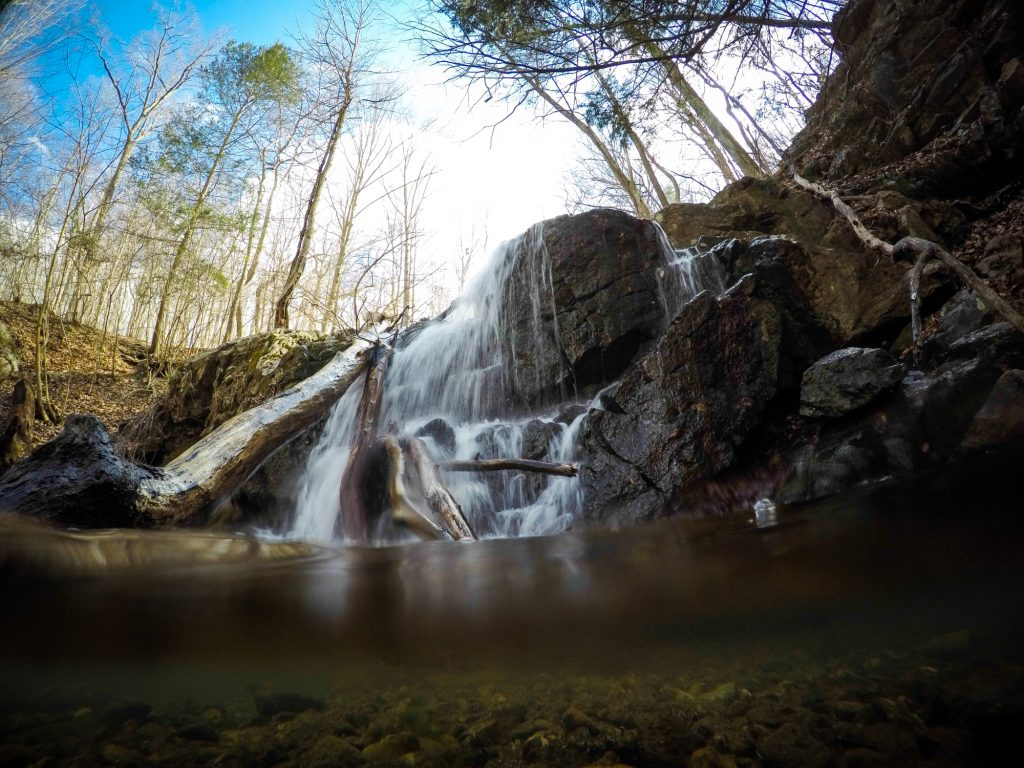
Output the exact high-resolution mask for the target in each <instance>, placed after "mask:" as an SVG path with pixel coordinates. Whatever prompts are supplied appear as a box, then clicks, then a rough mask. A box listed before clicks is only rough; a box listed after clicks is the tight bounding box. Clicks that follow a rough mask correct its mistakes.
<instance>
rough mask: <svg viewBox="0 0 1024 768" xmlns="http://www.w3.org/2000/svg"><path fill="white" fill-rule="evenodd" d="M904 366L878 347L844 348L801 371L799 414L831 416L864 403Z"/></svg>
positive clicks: (894, 381)
mask: <svg viewBox="0 0 1024 768" xmlns="http://www.w3.org/2000/svg"><path fill="white" fill-rule="evenodd" d="M903 374H904V368H903V366H902V365H901V364H900V363H899V362H897V361H896V359H895V358H894V357H893V356H892V355H890V354H889V353H888V352H886V351H885V350H882V349H865V348H862V347H847V348H845V349H840V350H837V351H835V352H833V353H832V354H830V355H827V356H825V357H823V358H821V359H820V360H818V361H817V362H815V363H814V364H813V365H812V366H811V367H810V368H808V369H807V370H806V371H804V375H803V380H802V382H801V386H800V414H801V415H802V416H812V417H825V418H835V417H837V416H843V415H845V414H847V413H849V412H850V411H853V410H855V409H857V408H860V407H862V406H864V405H867V404H868V403H870V402H871V401H872V400H874V399H875V398H877V397H878V396H879V395H881V394H882V393H883V392H885V391H886V390H888V389H890V388H892V387H894V386H895V385H896V384H898V383H899V381H900V380H901V379H902V378H903Z"/></svg>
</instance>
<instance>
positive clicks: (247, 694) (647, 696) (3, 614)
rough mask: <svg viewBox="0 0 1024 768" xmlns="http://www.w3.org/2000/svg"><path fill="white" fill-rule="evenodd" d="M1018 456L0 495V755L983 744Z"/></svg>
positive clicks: (1006, 604) (552, 755)
mask: <svg viewBox="0 0 1024 768" xmlns="http://www.w3.org/2000/svg"><path fill="white" fill-rule="evenodd" d="M1022 458H1024V451H1022V450H1020V449H1019V448H1018V449H1015V450H1011V451H1005V452H1003V453H1001V454H996V455H987V456H981V457H977V458H975V459H973V460H971V461H970V462H968V463H964V464H962V465H960V466H958V467H956V468H954V469H953V470H949V469H946V470H943V471H940V472H933V473H928V474H923V475H920V476H917V477H915V478H912V479H911V480H908V481H901V482H898V483H888V484H881V485H878V486H874V487H871V488H865V489H859V490H855V491H853V492H850V493H848V494H845V495H843V496H842V497H837V498H833V499H829V500H826V501H823V502H819V503H815V504H808V505H803V506H800V507H790V508H785V507H781V508H779V509H778V510H777V511H776V515H775V520H774V522H773V521H772V520H771V519H770V517H769V518H768V519H767V522H768V523H769V524H767V525H765V522H766V519H765V516H764V515H762V516H761V518H760V520H758V518H757V517H756V516H755V513H754V511H753V510H751V513H750V517H749V518H733V519H706V520H689V519H687V518H686V517H685V515H680V516H678V517H675V518H672V519H668V520H664V521H661V522H658V523H654V524H650V525H645V526H639V527H636V528H630V529H623V530H618V531H607V530H600V531H581V532H574V533H567V534H562V535H559V536H553V537H546V538H533V539H511V540H494V541H484V542H478V543H473V544H456V543H444V542H438V543H432V544H414V545H408V546H400V547H385V548H358V547H327V546H320V545H307V544H301V543H293V542H273V541H263V540H259V539H257V538H253V537H248V536H244V535H236V536H225V535H213V534H206V533H200V532H148V533H145V532H123V531H108V532H99V533H77V532H67V531H57V530H53V529H49V528H46V527H42V526H38V525H35V524H31V523H28V522H25V521H20V520H15V519H13V518H5V519H2V520H0V584H2V595H3V598H2V606H0V688H2V691H3V693H2V695H0V766H7V765H11V766H16V765H17V766H20V765H25V766H28V765H76V766H84V765H204V766H205V765H228V766H234V765H237V766H248V765H266V766H277V765H294V766H308V765H323V766H328V765H363V764H370V765H439V766H440V765H466V766H470V765H472V766H512V765H527V764H529V765H565V766H584V765H630V766H662V765H664V766H669V765H674V766H678V765H699V766H733V765H736V766H744V765H746V766H782V765H794V766H805V765H807V766H811V765H820V766H827V765H851V766H853V765H858V766H861V765H984V764H988V763H989V762H992V761H995V760H996V756H997V755H999V754H1000V750H1005V749H1014V750H1016V752H1015V754H1020V747H1021V746H1022V745H1021V744H1020V740H1021V737H1020V735H1019V733H1018V731H1019V726H1018V725H1016V723H1018V722H1019V720H1020V717H1021V716H1022V715H1024V654H1022V652H1021V649H1022V648H1024V644H1022V643H1021V641H1022V639H1024V579H1022V576H1024V557H1022V555H1024V538H1022V536H1021V534H1022V532H1024V530H1022V529H1024V521H1022V519H1021V516H1020V514H1019V509H1020V506H1021V505H1020V501H1019V498H1018V490H1017V483H1016V479H1017V478H1016V475H1015V473H1016V471H1017V468H1018V467H1020V466H1022V464H1021V459H1022ZM758 522H760V523H761V525H758Z"/></svg>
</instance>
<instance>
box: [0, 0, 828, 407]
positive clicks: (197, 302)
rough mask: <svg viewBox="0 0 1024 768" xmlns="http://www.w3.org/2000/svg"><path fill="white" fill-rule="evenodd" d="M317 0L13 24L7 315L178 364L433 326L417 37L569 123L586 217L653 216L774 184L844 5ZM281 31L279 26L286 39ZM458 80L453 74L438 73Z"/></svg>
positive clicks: (460, 254)
mask: <svg viewBox="0 0 1024 768" xmlns="http://www.w3.org/2000/svg"><path fill="white" fill-rule="evenodd" d="M425 2H427V4H428V5H429V6H430V12H417V13H415V14H413V16H412V18H413V19H415V21H411V22H410V21H408V20H406V24H405V30H404V32H402V31H398V32H396V26H395V20H394V19H392V18H390V17H389V16H388V13H389V11H390V10H391V9H390V6H388V4H384V3H379V2H378V0H319V1H318V2H317V3H316V5H315V7H314V9H313V15H314V17H315V20H314V21H312V22H310V23H309V24H306V25H305V27H304V31H303V33H302V34H301V35H300V36H299V37H298V38H297V39H294V40H289V41H287V42H278V43H275V44H272V45H256V44H254V43H250V42H246V41H237V40H217V39H212V38H210V37H208V36H206V35H205V34H204V33H203V31H202V30H201V28H200V26H199V21H198V19H197V18H196V17H195V16H194V14H193V13H192V12H189V11H182V10H177V9H179V8H182V7H185V6H178V5H175V6H173V7H172V9H171V10H166V9H160V8H157V10H155V11H154V16H153V25H152V27H151V28H149V29H147V30H144V31H142V32H141V33H139V34H138V35H137V36H136V37H135V38H134V39H131V40H121V39H118V38H117V37H115V36H114V35H112V34H111V33H109V32H108V31H106V30H104V29H103V28H102V27H100V26H97V24H96V23H94V22H90V19H92V18H93V17H92V16H91V15H90V12H91V9H90V7H89V4H88V2H87V0H33V2H25V1H24V0H13V2H10V3H8V4H7V7H6V8H5V9H4V10H3V13H2V15H0V299H4V300H13V301H20V302H25V303H32V304H36V305H38V306H39V307H40V311H39V321H38V327H37V329H36V330H37V332H36V342H35V346H36V350H35V359H36V372H35V373H36V376H35V387H36V389H37V396H38V398H39V402H40V403H41V404H42V405H40V408H39V410H40V411H41V412H43V413H49V411H47V409H46V405H45V404H46V403H47V400H48V397H47V393H46V380H47V371H46V350H47V346H48V343H49V323H50V322H51V320H50V318H51V317H58V318H62V319H65V320H70V321H77V322H83V323H87V324H90V325H93V326H96V327H98V328H100V329H102V330H103V331H104V332H107V333H121V334H129V335H131V336H134V337H137V338H140V339H144V340H146V341H147V342H148V347H149V351H150V355H151V357H152V358H154V359H156V360H157V361H159V359H161V358H162V357H163V356H165V355H166V354H167V353H168V351H169V350H171V349H173V348H178V347H206V346H213V345H216V344H219V343H221V342H225V341H229V340H231V339H233V338H236V337H238V336H241V335H245V334H250V333H254V332H260V331H266V330H269V329H272V328H283V327H291V328H299V329H315V330H319V331H330V330H332V329H341V328H347V329H359V328H361V327H363V326H365V325H366V324H368V323H371V322H375V321H376V320H377V319H379V317H380V316H382V315H383V316H390V317H395V318H397V317H405V318H415V317H419V316H422V315H424V314H429V313H436V312H438V311H439V310H440V309H442V308H443V305H444V304H445V303H446V302H447V299H448V298H449V296H450V293H448V288H449V286H450V285H454V284H455V283H456V282H457V283H458V284H462V283H463V282H464V280H465V277H466V273H467V271H468V259H469V256H470V255H471V253H473V252H475V250H476V248H477V245H478V244H479V243H480V242H484V241H485V240H486V236H484V238H483V240H481V237H480V235H479V233H477V232H476V231H475V230H474V233H473V234H472V235H471V236H469V239H468V240H462V241H460V242H459V243H458V244H456V243H453V244H452V246H453V247H452V263H451V264H450V265H449V269H450V271H451V273H452V275H453V276H454V279H450V280H449V284H445V283H444V282H443V280H442V279H441V278H440V276H439V274H438V271H437V268H436V267H433V266H429V265H428V261H427V260H426V259H425V258H424V254H422V253H421V249H420V244H421V241H422V238H423V231H424V227H425V225H426V222H424V221H423V220H422V218H423V214H422V212H423V209H424V201H425V200H427V199H428V197H429V195H430V194H431V191H432V182H433V179H434V177H435V175H436V172H437V168H436V167H435V165H434V163H433V162H432V160H431V157H430V154H429V152H428V151H427V150H426V149H425V144H426V142H424V141H421V140H420V137H422V136H423V132H422V130H421V127H420V126H418V125H417V124H416V123H415V122H414V120H413V119H412V118H411V117H410V113H409V110H408V109H407V108H406V106H405V103H404V94H403V85H402V82H401V79H400V78H399V76H397V75H395V74H392V73H389V71H388V65H389V62H390V61H391V60H392V59H391V58H390V57H389V52H388V46H389V45H393V44H403V45H404V44H405V43H404V42H399V41H402V40H403V38H407V37H408V36H409V33H410V32H411V33H412V35H413V36H414V37H417V38H418V39H419V41H420V43H421V45H422V49H423V51H424V52H425V53H426V54H427V58H428V59H429V60H432V61H433V62H435V63H437V64H440V65H441V67H442V68H445V69H446V70H447V72H448V74H449V75H450V76H451V77H453V78H454V79H455V80H457V81H458V83H459V84H460V86H465V87H466V93H467V94H468V96H467V98H468V99H469V100H470V101H473V100H474V99H475V100H477V101H490V100H493V99H504V100H507V103H508V108H509V109H514V108H517V107H526V108H532V109H534V110H535V114H536V116H537V117H538V118H539V119H541V120H544V119H548V118H551V119H557V120H565V121H568V122H569V123H570V124H571V125H573V126H574V127H575V128H576V129H578V132H579V136H580V138H581V141H582V143H583V144H584V146H585V147H586V151H585V154H587V155H589V156H585V157H583V158H582V160H581V162H580V163H579V164H578V170H577V171H576V178H575V179H573V180H572V181H571V183H570V187H571V190H572V192H571V193H570V198H571V199H570V201H569V202H570V204H571V205H576V206H580V205H585V206H596V205H615V206H618V207H622V208H626V209H628V210H632V211H633V212H635V213H637V214H638V215H641V216H645V217H647V216H651V215H652V214H653V213H654V212H656V211H657V210H659V209H660V208H662V207H664V206H665V205H667V204H669V203H672V202H676V201H687V200H698V199H705V198H707V197H708V196H710V195H711V194H713V193H714V192H715V191H716V190H718V189H720V188H721V186H722V185H723V184H725V183H726V182H728V181H730V180H733V179H736V178H739V177H741V176H744V175H755V176H756V175H760V174H766V173H769V172H771V171H772V170H773V169H774V168H775V166H776V164H777V163H778V161H779V157H780V155H781V152H782V148H784V147H785V146H786V144H787V143H788V141H789V139H790V137H791V136H792V134H793V132H794V131H795V130H796V129H797V128H799V126H800V125H801V121H802V111H803V110H804V109H805V108H806V107H808V106H809V105H810V104H811V102H812V100H813V98H814V96H815V94H816V92H817V89H818V83H819V81H820V78H821V77H822V76H823V75H824V74H825V73H826V72H827V71H828V70H829V68H830V67H831V65H832V60H831V19H832V16H833V15H834V12H835V11H836V9H837V8H838V7H839V5H840V4H841V3H840V0H809V1H807V2H797V1H795V0H794V1H792V2H790V1H788V0H683V2H667V1H665V0H597V1H596V2H595V1H594V0H582V1H580V2H576V0H557V1H556V0H495V1H492V2H482V1H481V2H470V1H467V0H425ZM282 33H284V31H283V30H282ZM438 72H439V77H441V76H443V75H442V74H441V72H442V70H441V69H439V70H438Z"/></svg>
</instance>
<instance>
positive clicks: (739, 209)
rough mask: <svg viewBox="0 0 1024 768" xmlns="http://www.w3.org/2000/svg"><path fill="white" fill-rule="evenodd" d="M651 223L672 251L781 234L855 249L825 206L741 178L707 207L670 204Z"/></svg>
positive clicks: (771, 183) (799, 193) (771, 182)
mask: <svg viewBox="0 0 1024 768" xmlns="http://www.w3.org/2000/svg"><path fill="white" fill-rule="evenodd" d="M654 220H655V221H657V222H658V223H659V224H660V225H661V226H662V228H663V229H664V230H665V234H666V235H668V238H669V240H670V241H671V242H672V244H673V245H675V246H676V247H677V248H685V247H687V246H690V245H693V244H695V243H697V242H698V241H699V240H705V241H707V240H708V239H710V240H712V241H713V240H714V239H715V238H729V239H733V238H738V239H740V240H753V239H754V238H756V237H760V236H762V235H782V236H784V237H787V238H789V239H790V240H797V241H799V242H803V243H808V244H810V243H814V244H816V245H819V246H824V247H834V248H845V249H855V248H857V247H858V244H857V243H856V240H855V237H854V235H853V233H852V232H851V231H850V230H849V229H848V228H847V227H845V226H844V225H843V224H842V222H840V221H839V220H838V219H836V217H835V215H834V213H833V211H832V209H831V207H830V206H829V205H828V204H827V203H825V202H823V201H822V200H820V199H819V198H817V197H815V196H814V195H812V194H810V193H809V192H805V191H803V190H801V189H797V188H795V187H789V186H786V185H783V184H781V183H780V182H778V181H777V180H775V179H752V178H749V177H748V178H745V179H741V180H739V181H737V182H736V183H734V184H730V185H729V186H727V187H726V188H725V189H723V190H722V191H721V192H719V193H718V194H717V195H716V196H715V197H714V198H713V199H712V200H711V202H710V203H707V204H699V203H676V204H674V205H669V206H667V207H666V208H663V209H662V210H661V211H659V212H658V213H657V214H656V215H655V217H654Z"/></svg>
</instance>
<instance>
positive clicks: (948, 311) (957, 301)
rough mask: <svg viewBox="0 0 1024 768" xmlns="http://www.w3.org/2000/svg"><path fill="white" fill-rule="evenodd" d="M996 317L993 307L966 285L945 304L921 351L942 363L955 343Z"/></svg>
mask: <svg viewBox="0 0 1024 768" xmlns="http://www.w3.org/2000/svg"><path fill="white" fill-rule="evenodd" d="M992 317H993V312H992V308H991V307H989V306H988V305H987V304H985V302H984V301H982V300H981V298H979V297H978V295H977V294H976V293H974V291H971V290H968V289H966V288H965V289H963V290H961V291H959V292H958V293H957V294H956V295H955V296H953V298H951V299H950V300H949V301H947V302H946V303H945V304H944V305H943V306H942V309H941V310H940V312H939V319H938V324H937V326H936V327H935V330H934V331H932V332H931V333H930V334H929V335H928V337H927V338H926V339H925V340H924V341H923V343H922V345H921V351H922V353H923V354H924V355H925V356H926V358H927V359H928V360H932V361H935V362H941V361H942V360H944V359H945V358H946V357H947V356H948V355H949V349H950V347H951V346H952V345H953V344H954V343H956V342H957V341H959V340H960V339H962V338H965V337H967V336H969V335H970V334H972V333H975V332H976V331H979V330H981V329H982V328H983V327H985V326H986V325H988V324H989V323H991V321H992Z"/></svg>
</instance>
